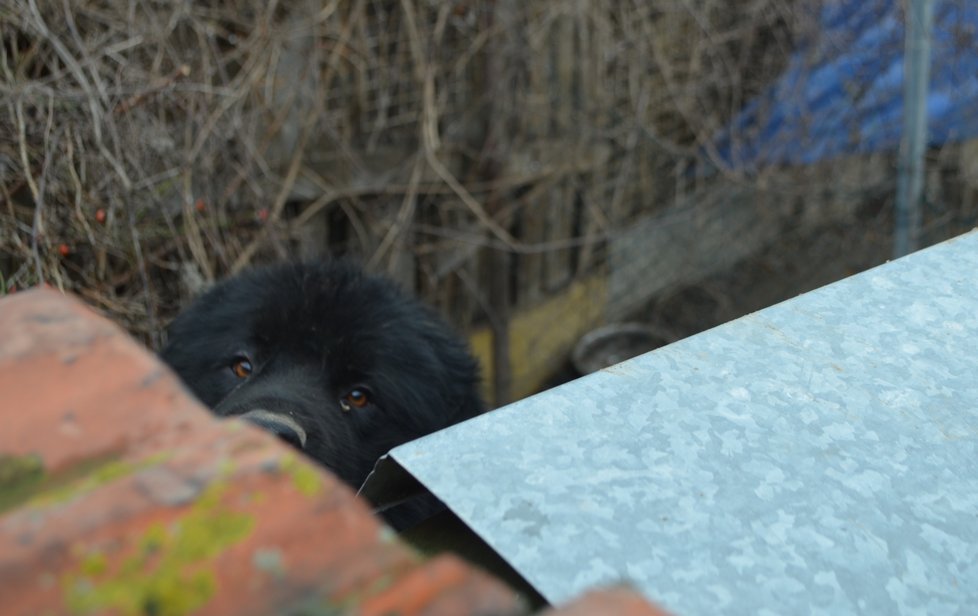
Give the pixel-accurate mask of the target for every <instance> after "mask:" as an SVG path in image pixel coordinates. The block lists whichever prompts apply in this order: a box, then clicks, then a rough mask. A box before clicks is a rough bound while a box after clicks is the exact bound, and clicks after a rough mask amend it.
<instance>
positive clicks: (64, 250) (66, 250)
mask: <svg viewBox="0 0 978 616" xmlns="http://www.w3.org/2000/svg"><path fill="white" fill-rule="evenodd" d="M58 253H59V254H60V255H61V256H62V257H67V256H68V255H70V254H71V247H70V246H68V244H61V245H60V246H58Z"/></svg>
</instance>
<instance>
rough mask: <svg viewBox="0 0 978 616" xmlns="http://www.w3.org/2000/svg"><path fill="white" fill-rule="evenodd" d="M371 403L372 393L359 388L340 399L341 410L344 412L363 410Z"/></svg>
mask: <svg viewBox="0 0 978 616" xmlns="http://www.w3.org/2000/svg"><path fill="white" fill-rule="evenodd" d="M368 402H370V393H369V392H368V391H367V390H366V389H361V388H359V387H358V388H357V389H354V390H353V391H351V392H350V393H348V394H346V395H345V396H343V398H341V399H340V408H342V409H343V410H344V411H347V412H349V411H351V410H353V409H355V408H356V409H362V408H363V407H365V406H367V403H368Z"/></svg>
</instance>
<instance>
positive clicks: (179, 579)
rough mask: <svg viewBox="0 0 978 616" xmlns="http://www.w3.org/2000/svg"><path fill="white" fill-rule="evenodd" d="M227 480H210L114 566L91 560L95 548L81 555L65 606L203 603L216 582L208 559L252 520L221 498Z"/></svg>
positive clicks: (124, 608) (167, 608) (156, 610)
mask: <svg viewBox="0 0 978 616" xmlns="http://www.w3.org/2000/svg"><path fill="white" fill-rule="evenodd" d="M226 491H227V488H226V485H225V484H223V483H221V482H218V483H215V484H213V485H212V486H210V487H209V488H208V489H207V490H205V491H204V493H203V494H202V495H201V496H200V498H198V499H197V501H196V502H195V503H194V504H193V505H192V506H191V507H190V508H189V509H188V511H187V512H186V513H185V514H184V515H182V516H181V517H180V518H179V519H177V520H175V521H174V522H172V523H171V524H169V525H165V526H164V525H163V524H154V525H153V526H150V527H149V528H148V529H146V531H145V532H144V534H143V536H142V537H140V538H139V539H138V541H137V542H136V545H135V546H134V548H135V549H134V552H133V553H132V554H131V555H129V556H128V557H126V558H125V559H124V560H123V561H122V563H121V564H120V565H118V566H117V567H111V566H106V567H98V566H93V565H97V563H98V555H97V553H94V554H89V555H86V556H85V557H83V558H82V559H81V562H80V566H79V568H78V572H77V573H74V574H71V575H68V576H67V577H66V578H65V580H64V583H65V594H66V603H67V606H68V608H69V609H70V610H71V611H72V612H74V613H76V614H90V613H96V612H105V611H114V612H117V613H120V614H127V615H128V614H153V615H154V616H181V615H183V614H190V613H192V612H194V611H196V610H198V609H200V608H201V607H203V606H204V605H205V604H206V603H207V601H208V600H210V598H211V597H212V596H213V595H214V592H215V589H216V587H217V582H216V579H215V577H214V574H213V572H212V567H210V566H209V563H210V562H211V561H212V560H213V559H214V558H216V557H217V556H218V555H220V554H221V553H222V552H223V551H224V550H226V549H228V548H230V547H232V546H234V545H236V544H238V543H240V542H241V541H242V540H243V539H245V538H247V537H248V535H249V534H250V533H251V530H252V529H253V528H254V524H255V520H254V517H253V516H252V515H250V514H246V513H240V512H235V511H232V510H230V509H229V508H228V507H227V506H226V505H225V504H224V503H223V500H222V499H223V495H224V493H225V492H226Z"/></svg>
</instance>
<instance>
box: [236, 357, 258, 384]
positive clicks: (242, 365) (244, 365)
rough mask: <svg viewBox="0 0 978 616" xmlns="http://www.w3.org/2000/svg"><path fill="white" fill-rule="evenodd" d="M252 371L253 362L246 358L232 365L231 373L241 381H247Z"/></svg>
mask: <svg viewBox="0 0 978 616" xmlns="http://www.w3.org/2000/svg"><path fill="white" fill-rule="evenodd" d="M252 370H253V368H252V366H251V362H250V361H248V358H246V357H239V358H237V359H235V360H234V362H233V363H232V364H231V372H233V373H234V376H236V377H238V378H239V379H246V378H248V377H249V376H251V371H252Z"/></svg>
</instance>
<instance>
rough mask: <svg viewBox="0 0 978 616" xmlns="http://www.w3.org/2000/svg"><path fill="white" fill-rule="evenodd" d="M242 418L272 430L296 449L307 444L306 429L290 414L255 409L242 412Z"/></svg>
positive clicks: (302, 447) (264, 428) (269, 430)
mask: <svg viewBox="0 0 978 616" xmlns="http://www.w3.org/2000/svg"><path fill="white" fill-rule="evenodd" d="M241 418H242V419H245V420H247V421H250V422H251V423H253V424H255V425H256V426H258V427H260V428H262V429H263V430H266V431H268V432H271V433H272V434H274V435H275V436H277V437H279V438H280V439H282V440H283V441H285V442H286V443H288V444H289V445H292V446H293V447H295V448H296V449H304V448H305V446H306V431H305V430H303V429H302V426H300V425H299V424H298V423H296V421H295V420H294V419H292V418H291V417H289V416H288V415H282V414H280V413H273V412H271V411H266V410H264V409H255V410H253V411H248V412H247V413H244V414H242V415H241Z"/></svg>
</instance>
